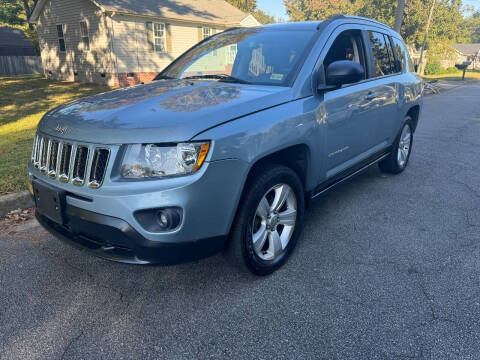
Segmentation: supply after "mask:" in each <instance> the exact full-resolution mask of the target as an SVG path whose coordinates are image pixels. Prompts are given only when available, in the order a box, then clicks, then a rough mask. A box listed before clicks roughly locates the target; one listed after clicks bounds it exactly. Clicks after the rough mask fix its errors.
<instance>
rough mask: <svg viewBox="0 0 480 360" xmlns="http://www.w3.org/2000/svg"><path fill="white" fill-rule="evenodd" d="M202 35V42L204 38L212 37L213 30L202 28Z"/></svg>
mask: <svg viewBox="0 0 480 360" xmlns="http://www.w3.org/2000/svg"><path fill="white" fill-rule="evenodd" d="M202 35H203V39H202V40H205V39H206V38H208V37H210V36H212V35H213V29H212V28H208V27H204V28H203V32H202Z"/></svg>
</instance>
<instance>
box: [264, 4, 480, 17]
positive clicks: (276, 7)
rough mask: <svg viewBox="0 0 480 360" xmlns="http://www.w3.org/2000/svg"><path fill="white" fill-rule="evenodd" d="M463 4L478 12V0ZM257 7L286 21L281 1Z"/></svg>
mask: <svg viewBox="0 0 480 360" xmlns="http://www.w3.org/2000/svg"><path fill="white" fill-rule="evenodd" d="M463 3H464V4H465V5H467V4H468V5H473V6H475V7H476V8H477V9H478V10H480V0H463ZM257 5H258V7H259V8H260V9H262V10H263V11H265V12H266V13H267V14H269V15H273V16H275V17H276V18H283V19H285V20H288V15H287V14H286V12H285V5H284V4H283V0H257Z"/></svg>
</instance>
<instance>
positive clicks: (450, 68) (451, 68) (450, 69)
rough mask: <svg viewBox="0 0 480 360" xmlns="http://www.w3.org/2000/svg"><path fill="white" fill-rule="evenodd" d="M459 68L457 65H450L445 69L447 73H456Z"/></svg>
mask: <svg viewBox="0 0 480 360" xmlns="http://www.w3.org/2000/svg"><path fill="white" fill-rule="evenodd" d="M458 72H459V70H458V69H457V68H456V67H449V68H447V69H446V70H445V73H446V74H456V73H458Z"/></svg>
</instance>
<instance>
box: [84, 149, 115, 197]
mask: <svg viewBox="0 0 480 360" xmlns="http://www.w3.org/2000/svg"><path fill="white" fill-rule="evenodd" d="M109 156H110V151H108V149H95V152H94V153H93V161H92V170H91V171H90V179H89V182H88V186H90V187H92V188H95V189H96V188H99V187H100V186H102V182H103V178H104V177H105V171H106V170H107V164H108V158H109Z"/></svg>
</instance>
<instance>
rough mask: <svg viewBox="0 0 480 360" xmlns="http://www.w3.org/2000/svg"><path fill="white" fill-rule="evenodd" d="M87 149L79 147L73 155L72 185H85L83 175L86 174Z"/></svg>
mask: <svg viewBox="0 0 480 360" xmlns="http://www.w3.org/2000/svg"><path fill="white" fill-rule="evenodd" d="M87 162H88V147H86V146H83V145H79V146H77V152H76V154H75V165H74V166H73V179H72V183H73V184H74V185H78V186H82V185H83V184H84V183H85V173H86V172H87Z"/></svg>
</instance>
